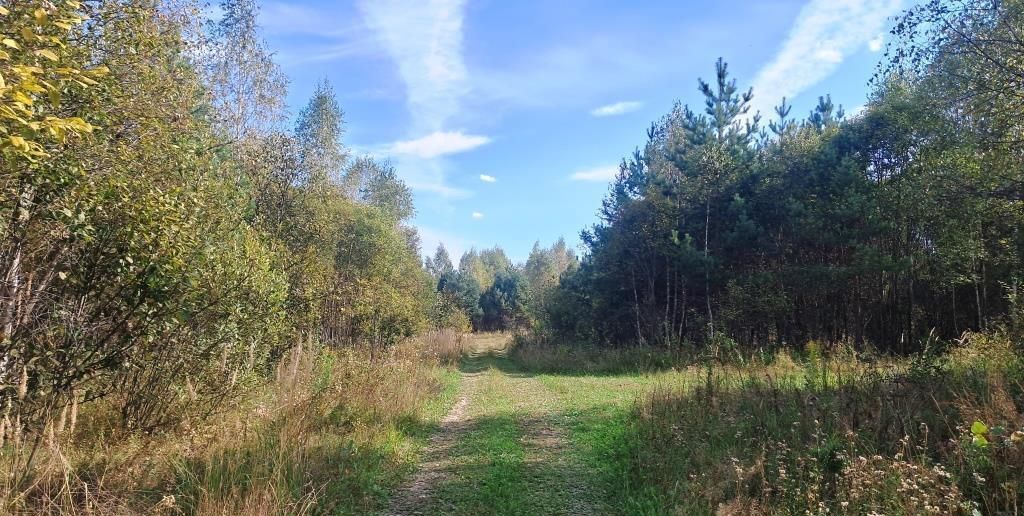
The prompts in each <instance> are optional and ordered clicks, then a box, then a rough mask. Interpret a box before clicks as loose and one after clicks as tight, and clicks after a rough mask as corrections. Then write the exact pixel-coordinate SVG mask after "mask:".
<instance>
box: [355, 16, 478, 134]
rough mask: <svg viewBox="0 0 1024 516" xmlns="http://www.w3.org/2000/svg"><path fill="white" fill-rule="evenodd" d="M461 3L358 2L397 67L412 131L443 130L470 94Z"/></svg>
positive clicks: (368, 22)
mask: <svg viewBox="0 0 1024 516" xmlns="http://www.w3.org/2000/svg"><path fill="white" fill-rule="evenodd" d="M465 3H466V2H465V0H430V1H426V0H361V1H360V2H359V8H360V10H361V11H362V13H363V17H364V18H365V20H366V23H367V25H368V26H369V27H370V29H372V30H373V31H374V32H375V33H376V34H377V37H378V38H379V39H380V41H381V43H383V45H384V48H386V49H387V51H388V53H389V54H390V55H391V57H392V58H393V59H394V60H395V63H396V64H397V65H398V72H399V74H400V75H401V77H402V80H403V82H405V86H406V91H407V95H408V98H407V103H408V106H409V112H410V114H411V115H412V117H413V123H414V128H413V130H414V131H417V132H427V131H431V132H433V131H441V130H442V128H443V126H444V124H445V122H446V121H448V119H450V118H451V117H452V116H454V115H455V114H456V113H457V112H458V109H459V97H460V96H462V95H464V94H465V93H466V92H467V91H468V86H467V81H466V78H467V76H466V65H465V63H464V62H463V58H462V32H463V31H462V21H463V16H464V13H465Z"/></svg>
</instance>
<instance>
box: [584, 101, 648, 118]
mask: <svg viewBox="0 0 1024 516" xmlns="http://www.w3.org/2000/svg"><path fill="white" fill-rule="evenodd" d="M641 107H643V103H642V102H637V101H635V100H627V101H622V102H616V103H614V104H608V105H606V106H601V107H599V108H594V109H593V110H591V111H590V114H591V116H596V117H604V116H617V115H624V114H626V113H631V112H633V111H636V110H638V109H640V108H641Z"/></svg>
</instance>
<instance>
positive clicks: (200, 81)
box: [0, 0, 435, 485]
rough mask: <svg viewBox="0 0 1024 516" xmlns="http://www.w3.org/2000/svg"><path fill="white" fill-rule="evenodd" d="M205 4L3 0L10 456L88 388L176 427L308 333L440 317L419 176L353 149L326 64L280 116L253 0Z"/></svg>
mask: <svg viewBox="0 0 1024 516" xmlns="http://www.w3.org/2000/svg"><path fill="white" fill-rule="evenodd" d="M200 7H201V6H199V5H198V4H192V3H191V2H188V1H182V2H176V1H172V2H168V1H160V0H148V1H133V2H124V1H120V0H86V1H73V0H60V1H55V2H49V1H42V0H24V1H20V0H19V1H15V2H9V1H0V42H2V45H0V218H2V220H3V224H2V226H0V228H2V229H0V232H2V234H0V411H2V415H0V421H2V423H0V443H2V442H4V440H7V442H12V441H11V440H13V441H15V442H16V444H20V445H21V449H28V450H32V451H33V452H32V453H25V454H20V453H13V454H10V455H9V457H10V458H11V460H12V461H26V462H23V463H22V464H21V465H20V466H19V465H14V466H13V467H12V468H10V469H9V470H10V471H14V472H17V471H20V470H23V469H24V467H27V462H30V461H31V460H32V456H33V455H34V450H35V447H37V446H38V445H39V443H40V442H41V439H42V438H43V436H44V435H48V436H49V437H50V438H52V437H53V435H54V434H55V433H56V434H60V433H61V432H64V431H69V430H70V431H73V429H74V426H75V424H76V418H77V414H78V408H79V405H80V404H83V403H90V402H95V401H97V400H103V401H104V403H105V405H104V406H111V407H113V411H112V415H111V418H112V421H114V422H115V425H114V426H115V427H119V428H121V429H125V430H129V431H145V432H154V431H159V430H162V429H167V428H172V427H174V426H175V425H177V424H179V423H180V422H182V421H185V420H189V419H190V418H191V420H193V421H194V420H196V418H202V417H203V416H207V415H209V414H212V413H215V412H218V411H220V410H223V409H224V408H225V407H227V406H229V403H228V402H229V401H231V400H233V399H236V398H237V397H238V396H240V395H241V394H243V393H244V392H245V391H246V389H247V388H250V387H252V386H253V385H255V384H257V383H259V382H262V381H264V379H266V378H267V377H269V376H271V375H272V374H273V373H274V371H275V368H276V366H277V364H278V361H279V360H280V358H281V357H282V355H283V354H284V353H285V352H286V351H287V350H288V349H290V348H293V347H301V346H306V347H307V348H308V347H309V346H313V345H328V346H363V347H369V348H370V349H371V350H372V352H373V353H374V354H376V353H377V352H379V351H380V350H381V349H383V348H385V347H387V346H389V345H391V344H394V343H395V342H397V341H399V340H400V339H402V338H404V337H407V336H410V335H412V334H414V333H416V332H419V331H421V330H423V329H426V328H428V327H429V325H430V318H429V316H430V313H431V312H432V310H434V308H433V307H434V304H435V299H434V296H433V291H434V289H433V280H432V279H431V278H430V276H429V275H428V274H427V272H426V271H425V270H424V269H423V268H422V264H421V261H420V250H419V242H418V237H417V235H416V232H415V231H414V230H413V229H412V228H411V227H410V226H409V225H408V224H407V221H408V220H409V218H410V217H411V216H412V215H413V205H412V198H411V194H410V191H409V188H407V187H406V185H404V184H403V183H402V182H401V181H400V180H399V179H398V178H397V176H396V173H395V170H394V169H393V168H392V167H391V166H389V165H388V164H387V163H380V162H376V161H373V160H371V159H368V158H354V157H351V156H349V154H348V151H347V150H346V149H345V148H344V147H343V146H342V143H341V136H342V134H343V114H342V111H341V109H340V108H339V106H338V103H337V101H336V100H335V97H334V95H333V93H332V91H331V88H330V86H329V85H327V84H322V85H320V87H319V88H318V89H317V91H316V93H315V94H314V96H313V98H312V99H311V100H310V101H309V104H308V105H307V106H306V107H305V108H303V109H302V110H301V112H299V113H298V116H297V122H296V124H295V127H294V130H287V129H286V128H285V127H284V123H285V120H286V119H287V118H288V117H287V114H286V113H285V112H284V110H283V106H284V94H285V89H286V81H285V79H284V77H283V74H282V73H281V71H280V70H279V69H278V68H277V67H276V65H275V64H274V62H273V60H272V59H271V55H270V53H269V52H268V50H267V49H266V48H265V47H264V45H263V43H262V42H261V40H260V39H259V38H258V36H257V26H256V16H257V5H256V3H255V1H254V0H229V1H225V2H223V3H222V4H221V9H222V11H223V16H222V18H221V19H220V20H218V21H215V22H213V23H210V22H207V21H206V20H205V17H204V15H203V14H202V11H201V10H200ZM16 449H18V448H16ZM15 475H16V473H15ZM14 485H17V478H15V482H14Z"/></svg>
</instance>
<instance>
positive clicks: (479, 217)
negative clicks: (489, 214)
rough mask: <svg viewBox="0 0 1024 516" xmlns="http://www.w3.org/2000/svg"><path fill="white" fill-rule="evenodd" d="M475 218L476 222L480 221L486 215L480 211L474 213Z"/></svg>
mask: <svg viewBox="0 0 1024 516" xmlns="http://www.w3.org/2000/svg"><path fill="white" fill-rule="evenodd" d="M473 218H474V219H476V220H480V219H482V218H484V214H483V213H480V212H479V211H474V212H473Z"/></svg>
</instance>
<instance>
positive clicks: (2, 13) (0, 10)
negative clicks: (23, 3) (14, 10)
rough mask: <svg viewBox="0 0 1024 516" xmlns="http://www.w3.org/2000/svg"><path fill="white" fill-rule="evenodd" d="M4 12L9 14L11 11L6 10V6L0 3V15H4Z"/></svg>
mask: <svg viewBox="0 0 1024 516" xmlns="http://www.w3.org/2000/svg"><path fill="white" fill-rule="evenodd" d="M6 14H11V11H8V10H7V8H6V7H4V6H2V5H0V15H6Z"/></svg>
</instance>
